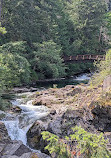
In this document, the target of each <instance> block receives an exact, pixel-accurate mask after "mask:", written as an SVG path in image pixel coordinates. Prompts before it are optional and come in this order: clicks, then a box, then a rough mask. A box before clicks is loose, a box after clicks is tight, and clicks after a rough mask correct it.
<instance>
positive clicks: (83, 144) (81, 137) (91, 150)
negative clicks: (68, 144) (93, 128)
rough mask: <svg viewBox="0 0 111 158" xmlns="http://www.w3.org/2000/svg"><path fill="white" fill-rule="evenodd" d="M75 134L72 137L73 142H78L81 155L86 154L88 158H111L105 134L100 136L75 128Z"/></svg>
mask: <svg viewBox="0 0 111 158" xmlns="http://www.w3.org/2000/svg"><path fill="white" fill-rule="evenodd" d="M73 132H74V134H73V135H71V136H70V137H71V140H72V141H73V140H76V141H77V143H78V145H77V148H78V149H79V150H80V153H81V154H85V157H86V158H89V157H90V158H102V157H105V158H110V157H111V154H110V153H109V151H108V149H107V143H108V140H105V139H104V137H103V134H102V133H101V134H100V135H96V134H92V133H89V132H86V131H85V130H84V129H83V128H81V127H77V126H76V127H75V128H73Z"/></svg>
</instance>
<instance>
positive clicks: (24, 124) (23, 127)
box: [3, 92, 48, 145]
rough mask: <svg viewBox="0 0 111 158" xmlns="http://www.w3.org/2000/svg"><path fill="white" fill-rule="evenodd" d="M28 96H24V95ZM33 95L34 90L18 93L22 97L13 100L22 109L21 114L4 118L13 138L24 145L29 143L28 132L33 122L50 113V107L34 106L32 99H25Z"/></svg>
mask: <svg viewBox="0 0 111 158" xmlns="http://www.w3.org/2000/svg"><path fill="white" fill-rule="evenodd" d="M24 95H25V96H26V98H25V99H24V98H22V97H23V96H24ZM30 95H32V92H28V93H22V94H18V96H19V98H20V97H21V98H20V99H16V100H13V101H11V102H12V104H13V106H18V107H20V108H21V109H22V112H21V113H20V114H8V115H7V116H6V117H5V119H4V120H3V122H4V124H5V126H6V128H7V131H8V134H9V136H10V138H11V139H12V140H21V141H22V142H23V144H24V145H26V144H27V137H26V133H27V131H28V130H29V128H30V127H31V126H32V124H33V123H34V122H35V121H36V120H38V119H40V118H42V117H44V116H47V115H48V108H47V107H45V106H43V105H41V106H33V105H32V101H33V100H29V101H24V100H26V99H28V97H29V96H30Z"/></svg>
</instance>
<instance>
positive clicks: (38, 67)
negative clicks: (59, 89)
mask: <svg viewBox="0 0 111 158" xmlns="http://www.w3.org/2000/svg"><path fill="white" fill-rule="evenodd" d="M1 10H2V11H1V38H0V45H1V46H0V67H1V80H2V82H4V83H5V85H6V87H11V86H20V85H27V84H31V83H34V82H36V81H37V80H40V79H41V80H43V79H47V78H61V77H70V76H71V75H74V74H77V73H81V72H84V71H88V70H89V69H92V67H93V64H92V63H91V62H86V63H82V62H80V63H68V64H65V63H64V62H63V56H70V55H72V56H76V55H82V54H105V51H106V50H107V49H108V48H109V36H108V34H107V32H108V31H107V29H106V25H108V24H106V21H107V20H109V22H110V16H106V15H107V12H108V6H107V4H106V2H105V1H104V0H98V1H97V0H92V1H90V0H89V1H84V0H70V1H68V0H57V1H53V0H45V1H44V0H37V1H36V0H31V1H27V0H22V1H21V0H14V1H12V0H11V1H10V0H4V1H1ZM108 26H109V27H110V24H109V25H108ZM108 26H107V28H108ZM2 32H3V33H2Z"/></svg>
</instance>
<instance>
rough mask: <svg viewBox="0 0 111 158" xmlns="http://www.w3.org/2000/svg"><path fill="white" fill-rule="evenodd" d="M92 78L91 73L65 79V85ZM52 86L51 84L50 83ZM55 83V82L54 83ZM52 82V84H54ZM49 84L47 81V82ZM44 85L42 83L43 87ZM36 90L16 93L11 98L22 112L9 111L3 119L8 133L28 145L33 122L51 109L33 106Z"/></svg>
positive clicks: (59, 84) (13, 138)
mask: <svg viewBox="0 0 111 158" xmlns="http://www.w3.org/2000/svg"><path fill="white" fill-rule="evenodd" d="M89 79H90V76H89V74H83V75H81V76H77V77H74V78H72V79H71V80H69V81H68V82H67V81H66V80H65V81H64V83H63V86H65V85H68V84H74V85H75V84H76V83H78V82H79V83H80V82H84V81H88V80H89ZM48 84H49V85H50V86H51V84H52V83H51V84H50V83H48ZM53 84H55V83H53ZM53 84H52V85H53ZM46 85H47V83H46ZM49 85H47V86H46V87H48V86H49ZM43 86H44V85H42V87H43ZM58 87H61V82H60V83H58ZM34 93H35V92H27V93H21V94H20V93H19V94H17V95H16V98H15V100H11V103H12V105H13V106H18V107H20V108H21V109H22V111H21V113H19V114H16V113H8V114H6V117H5V118H4V119H3V120H2V121H3V122H4V124H5V126H6V128H7V131H8V134H9V136H10V138H11V139H12V140H21V141H22V142H23V144H24V145H27V136H26V134H27V131H28V130H29V128H30V127H31V126H32V124H33V123H34V122H35V121H36V120H39V119H40V118H42V117H44V116H47V115H48V113H49V110H48V108H47V107H46V106H43V105H41V106H33V105H32V101H33V99H32V98H33V94H34Z"/></svg>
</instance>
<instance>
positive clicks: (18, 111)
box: [11, 106, 22, 113]
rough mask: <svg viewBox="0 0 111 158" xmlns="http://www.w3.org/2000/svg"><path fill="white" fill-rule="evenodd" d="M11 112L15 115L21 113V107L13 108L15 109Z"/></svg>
mask: <svg viewBox="0 0 111 158" xmlns="http://www.w3.org/2000/svg"><path fill="white" fill-rule="evenodd" d="M11 111H12V112H13V113H21V111H22V109H21V108H20V107H19V106H13V107H12V108H11Z"/></svg>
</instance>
